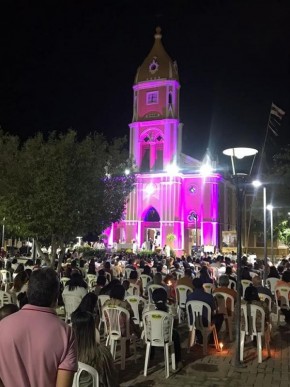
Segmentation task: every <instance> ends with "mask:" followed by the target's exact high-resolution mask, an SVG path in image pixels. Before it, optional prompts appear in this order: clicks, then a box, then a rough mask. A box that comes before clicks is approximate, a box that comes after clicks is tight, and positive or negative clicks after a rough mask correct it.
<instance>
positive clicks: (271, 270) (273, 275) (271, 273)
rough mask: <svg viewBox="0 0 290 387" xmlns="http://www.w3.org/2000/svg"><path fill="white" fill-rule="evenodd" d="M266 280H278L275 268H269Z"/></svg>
mask: <svg viewBox="0 0 290 387" xmlns="http://www.w3.org/2000/svg"><path fill="white" fill-rule="evenodd" d="M268 278H280V276H279V273H278V270H277V269H276V267H275V266H270V268H269V274H268Z"/></svg>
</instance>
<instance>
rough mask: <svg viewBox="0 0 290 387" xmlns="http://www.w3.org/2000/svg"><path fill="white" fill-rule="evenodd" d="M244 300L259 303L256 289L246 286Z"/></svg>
mask: <svg viewBox="0 0 290 387" xmlns="http://www.w3.org/2000/svg"><path fill="white" fill-rule="evenodd" d="M244 299H245V301H247V302H252V301H260V298H259V294H258V289H257V288H256V287H255V286H253V285H250V286H248V287H247V288H246V290H245V296H244Z"/></svg>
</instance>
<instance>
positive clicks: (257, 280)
mask: <svg viewBox="0 0 290 387" xmlns="http://www.w3.org/2000/svg"><path fill="white" fill-rule="evenodd" d="M252 281H253V285H254V286H256V287H258V286H262V279H261V278H260V277H259V276H258V275H255V277H253V279H252Z"/></svg>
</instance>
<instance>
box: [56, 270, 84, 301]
mask: <svg viewBox="0 0 290 387" xmlns="http://www.w3.org/2000/svg"><path fill="white" fill-rule="evenodd" d="M87 288H88V284H87V283H86V281H85V280H84V279H83V277H82V275H81V274H79V273H73V274H72V275H71V278H70V280H69V281H68V282H67V284H66V286H65V288H64V290H63V292H62V295H65V294H75V295H77V296H81V297H84V296H85V295H86V294H87V292H88V291H87Z"/></svg>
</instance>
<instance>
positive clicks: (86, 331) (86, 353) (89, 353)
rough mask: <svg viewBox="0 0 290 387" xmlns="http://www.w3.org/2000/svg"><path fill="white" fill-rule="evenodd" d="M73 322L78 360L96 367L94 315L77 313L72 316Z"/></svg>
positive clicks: (82, 312) (83, 312)
mask: <svg viewBox="0 0 290 387" xmlns="http://www.w3.org/2000/svg"><path fill="white" fill-rule="evenodd" d="M71 321H72V327H73V331H74V334H75V337H76V341H77V347H78V360H79V361H81V362H82V363H85V364H88V365H91V366H94V367H95V364H93V363H94V362H95V361H96V355H95V354H96V326H95V319H94V317H93V315H92V313H90V312H87V311H75V312H73V313H72V315H71Z"/></svg>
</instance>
